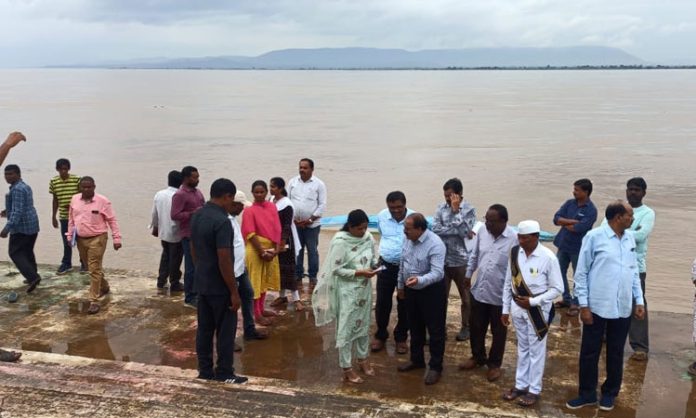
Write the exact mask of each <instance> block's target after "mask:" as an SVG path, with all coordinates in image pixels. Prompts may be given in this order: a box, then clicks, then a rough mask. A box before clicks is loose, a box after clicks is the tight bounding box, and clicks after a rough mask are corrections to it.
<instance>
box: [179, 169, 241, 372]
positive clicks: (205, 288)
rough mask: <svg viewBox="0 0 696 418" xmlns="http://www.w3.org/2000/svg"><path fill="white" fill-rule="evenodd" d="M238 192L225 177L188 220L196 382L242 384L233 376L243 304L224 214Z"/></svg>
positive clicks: (229, 230)
mask: <svg viewBox="0 0 696 418" xmlns="http://www.w3.org/2000/svg"><path fill="white" fill-rule="evenodd" d="M236 192H237V188H236V187H235V185H234V183H232V182H231V181H230V180H228V179H224V178H221V179H217V180H215V181H214V182H213V184H212V186H210V201H208V203H206V204H205V206H203V207H202V208H200V209H199V210H197V211H196V212H195V213H194V214H193V217H192V219H191V253H192V256H193V260H194V264H195V267H196V270H195V280H194V291H195V292H196V293H197V294H198V331H197V333H196V354H197V355H198V378H199V379H207V380H219V381H223V382H225V383H233V384H243V383H246V381H247V380H248V379H247V378H246V377H243V376H237V375H235V374H234V367H233V366H232V363H233V353H234V338H235V334H236V332H237V311H238V310H239V306H240V304H241V301H240V299H239V292H238V291H237V281H236V280H235V277H234V269H233V265H234V253H233V252H232V240H233V238H234V232H233V230H232V225H231V224H230V221H229V219H228V218H227V215H228V214H229V213H230V212H231V211H232V207H233V203H234V195H235V193H236ZM214 337H215V338H216V339H217V345H216V348H217V364H216V365H215V369H214V370H213V338H214Z"/></svg>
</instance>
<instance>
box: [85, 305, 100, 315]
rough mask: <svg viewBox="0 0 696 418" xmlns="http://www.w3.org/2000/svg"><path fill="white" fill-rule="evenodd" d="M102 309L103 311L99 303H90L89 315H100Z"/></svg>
mask: <svg viewBox="0 0 696 418" xmlns="http://www.w3.org/2000/svg"><path fill="white" fill-rule="evenodd" d="M100 309H101V306H99V304H98V303H90V304H89V308H88V309H87V313H88V314H89V315H94V314H96V313H99V310H100Z"/></svg>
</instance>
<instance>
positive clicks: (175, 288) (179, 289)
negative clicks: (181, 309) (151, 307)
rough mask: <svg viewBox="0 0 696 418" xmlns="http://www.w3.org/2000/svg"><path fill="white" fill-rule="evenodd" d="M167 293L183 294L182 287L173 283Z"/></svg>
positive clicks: (178, 283) (177, 283)
mask: <svg viewBox="0 0 696 418" xmlns="http://www.w3.org/2000/svg"><path fill="white" fill-rule="evenodd" d="M169 291H170V292H183V291H184V285H183V284H181V283H180V282H174V283H172V284H170V285H169Z"/></svg>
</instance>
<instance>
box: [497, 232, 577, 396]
mask: <svg viewBox="0 0 696 418" xmlns="http://www.w3.org/2000/svg"><path fill="white" fill-rule="evenodd" d="M540 231H541V228H540V227H539V222H537V221H522V222H520V224H519V225H518V227H517V239H518V241H519V243H520V245H519V246H514V247H513V248H512V250H511V252H510V263H509V264H508V269H507V273H506V274H505V287H504V288H503V315H502V317H501V320H502V321H503V325H505V326H508V325H510V315H511V314H512V323H513V325H514V326H515V332H516V333H517V371H516V375H515V387H514V388H512V389H510V390H508V391H506V392H505V393H504V394H503V399H505V400H508V401H511V400H513V399H517V398H519V399H518V400H517V403H518V404H519V405H521V406H532V405H534V404H535V403H536V402H537V401H538V400H539V395H540V394H541V386H542V379H543V378H544V364H545V362H546V339H547V338H546V337H547V333H548V330H549V326H550V321H549V319H550V318H549V313H550V311H551V307H552V303H553V300H554V299H556V297H558V296H559V295H561V294H562V293H563V278H562V276H561V267H560V266H559V264H558V258H556V254H554V253H553V251H551V250H549V249H548V248H546V247H544V246H543V245H541V244H539V232H540ZM513 301H514V302H515V303H512V302H513Z"/></svg>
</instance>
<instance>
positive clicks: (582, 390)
mask: <svg viewBox="0 0 696 418" xmlns="http://www.w3.org/2000/svg"><path fill="white" fill-rule="evenodd" d="M630 326H631V318H630V317H628V318H617V319H606V318H602V317H601V316H598V315H596V314H592V325H583V326H582V343H581V345H580V387H579V395H580V396H582V397H583V398H585V399H595V398H596V397H597V379H598V377H599V371H598V368H599V366H598V364H599V355H600V353H601V352H602V337H603V336H604V334H606V337H607V352H606V368H607V378H606V380H605V381H604V383H603V384H602V395H607V396H610V397H612V398H615V397H616V396H617V395H618V394H619V390H620V389H621V382H622V380H623V367H624V363H623V355H624V345H626V337H627V336H628V329H629V328H630Z"/></svg>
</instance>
